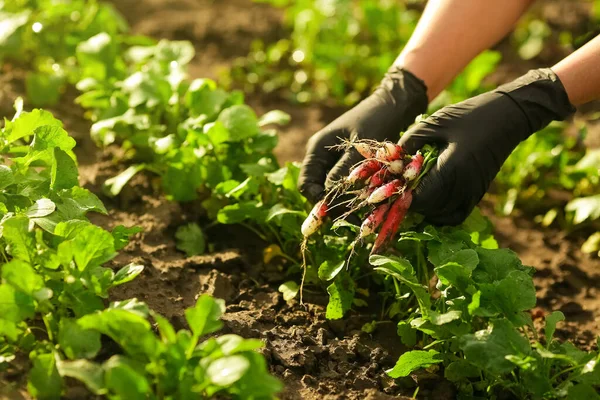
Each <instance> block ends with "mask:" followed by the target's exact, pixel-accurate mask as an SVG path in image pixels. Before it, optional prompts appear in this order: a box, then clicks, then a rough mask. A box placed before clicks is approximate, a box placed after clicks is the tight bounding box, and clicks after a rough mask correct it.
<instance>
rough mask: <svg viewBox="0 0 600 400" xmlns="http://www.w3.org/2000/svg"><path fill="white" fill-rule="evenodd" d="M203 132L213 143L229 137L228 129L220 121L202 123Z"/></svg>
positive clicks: (221, 141) (222, 141)
mask: <svg viewBox="0 0 600 400" xmlns="http://www.w3.org/2000/svg"><path fill="white" fill-rule="evenodd" d="M203 132H204V133H205V134H206V135H207V136H208V137H209V138H210V141H211V142H212V143H213V144H214V145H219V144H221V143H224V142H227V141H228V140H229V138H230V136H229V131H228V130H227V128H225V125H223V124H222V123H221V122H220V121H216V122H214V123H210V124H206V125H204V128H203Z"/></svg>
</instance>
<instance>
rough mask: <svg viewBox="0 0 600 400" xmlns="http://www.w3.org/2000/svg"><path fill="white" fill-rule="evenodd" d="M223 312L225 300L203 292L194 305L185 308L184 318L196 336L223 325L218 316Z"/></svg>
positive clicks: (216, 329) (213, 330) (198, 336)
mask: <svg viewBox="0 0 600 400" xmlns="http://www.w3.org/2000/svg"><path fill="white" fill-rule="evenodd" d="M224 312H225V302H224V301H223V300H221V299H214V298H212V297H211V296H209V295H206V294H203V295H202V296H200V297H199V298H198V301H197V302H196V305H195V306H194V307H190V308H188V309H187V310H185V318H186V320H187V322H188V324H189V325H190V328H191V329H192V332H193V333H194V336H195V337H196V338H200V337H202V336H204V335H208V334H209V333H213V332H215V331H218V330H219V329H221V327H222V326H223V323H222V322H221V320H220V318H221V315H223V313H224Z"/></svg>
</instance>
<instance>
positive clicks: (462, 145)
mask: <svg viewBox="0 0 600 400" xmlns="http://www.w3.org/2000/svg"><path fill="white" fill-rule="evenodd" d="M574 111H575V109H574V107H573V106H572V105H571V103H570V102H569V98H568V96H567V93H566V91H565V88H564V87H563V85H562V83H561V82H560V80H559V79H558V77H557V76H556V74H554V72H552V70H550V69H539V70H532V71H529V73H527V74H526V75H524V76H522V77H520V78H519V79H517V80H515V81H513V82H511V83H508V84H506V85H503V86H500V87H499V88H497V89H496V90H493V91H491V92H488V93H484V94H482V95H479V96H476V97H473V98H471V99H469V100H466V101H463V102H462V103H458V104H456V105H451V106H448V107H444V108H442V109H441V110H439V111H437V112H436V113H434V114H433V115H431V116H430V117H429V118H427V119H425V120H424V121H421V122H420V123H418V124H417V125H415V126H414V127H413V128H411V129H409V130H408V131H407V132H406V133H405V134H404V135H403V136H402V138H401V139H400V141H399V144H401V145H402V146H404V148H405V150H406V151H407V152H408V153H409V154H414V152H415V151H417V150H418V149H420V148H421V147H422V146H423V145H425V144H427V143H430V144H437V145H438V147H439V148H440V149H441V150H442V151H441V152H440V156H439V158H438V160H437V164H436V165H435V166H434V167H433V168H432V169H431V170H430V171H429V173H428V174H427V175H425V177H424V178H423V180H422V181H421V183H420V184H419V186H418V187H417V188H416V189H415V192H414V193H413V203H412V204H413V205H412V209H414V210H415V211H418V212H420V213H422V214H424V215H425V217H426V219H427V220H428V221H429V222H431V223H434V224H440V225H457V224H459V223H461V222H463V221H464V220H465V219H466V218H467V217H468V216H469V214H470V213H471V211H472V210H473V208H474V207H475V206H476V205H477V203H479V201H480V200H481V198H482V197H483V195H484V194H485V192H486V191H487V190H488V188H489V186H490V184H491V182H492V180H493V179H494V177H495V176H496V174H497V173H498V171H500V167H501V166H502V164H503V163H504V161H506V159H507V158H508V156H509V155H510V153H511V152H512V151H513V150H514V149H515V147H517V145H518V144H519V143H520V142H521V141H523V140H525V139H527V138H528V137H529V136H530V135H531V134H533V133H534V132H537V131H538V130H540V129H542V128H544V127H545V126H546V125H548V124H549V123H550V122H551V121H553V120H563V119H565V118H566V117H567V116H569V115H570V114H572V113H573V112H574Z"/></svg>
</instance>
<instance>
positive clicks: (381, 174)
mask: <svg viewBox="0 0 600 400" xmlns="http://www.w3.org/2000/svg"><path fill="white" fill-rule="evenodd" d="M387 175H388V168H387V167H383V168H381V169H380V170H379V171H377V172H375V174H373V176H372V177H371V180H370V181H369V187H371V188H378V187H379V186H381V185H383V184H384V183H385V180H386V178H387Z"/></svg>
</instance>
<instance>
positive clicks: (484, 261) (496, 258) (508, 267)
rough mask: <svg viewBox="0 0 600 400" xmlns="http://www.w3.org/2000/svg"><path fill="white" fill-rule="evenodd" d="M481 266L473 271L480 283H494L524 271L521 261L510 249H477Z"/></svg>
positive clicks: (474, 276)
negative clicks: (511, 274)
mask: <svg viewBox="0 0 600 400" xmlns="http://www.w3.org/2000/svg"><path fill="white" fill-rule="evenodd" d="M477 255H478V256H479V265H478V267H477V268H476V269H475V270H474V271H473V278H474V279H475V280H476V281H479V282H487V283H492V282H495V281H500V280H502V279H504V278H505V277H506V276H507V275H508V274H509V273H510V272H512V271H514V270H520V271H523V270H525V269H526V268H525V267H523V264H522V263H521V260H520V259H519V256H517V254H516V253H515V252H514V251H512V250H509V249H494V250H490V249H483V248H478V249H477Z"/></svg>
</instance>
